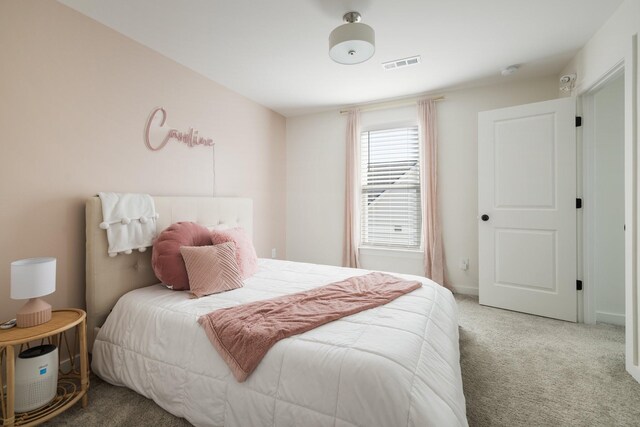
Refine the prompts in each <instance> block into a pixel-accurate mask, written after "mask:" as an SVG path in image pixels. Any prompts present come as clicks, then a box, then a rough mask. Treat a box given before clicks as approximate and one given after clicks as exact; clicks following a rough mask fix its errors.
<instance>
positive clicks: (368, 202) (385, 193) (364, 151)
mask: <svg viewBox="0 0 640 427" xmlns="http://www.w3.org/2000/svg"><path fill="white" fill-rule="evenodd" d="M360 142H361V151H360V153H361V165H360V166H361V169H360V170H361V174H362V176H361V185H362V195H361V219H360V224H361V232H360V244H361V245H362V246H382V247H390V248H398V249H419V248H420V235H421V233H420V226H421V223H422V212H421V208H420V144H419V136H418V126H412V127H404V128H396V129H385V130H376V131H369V132H362V135H361V139H360Z"/></svg>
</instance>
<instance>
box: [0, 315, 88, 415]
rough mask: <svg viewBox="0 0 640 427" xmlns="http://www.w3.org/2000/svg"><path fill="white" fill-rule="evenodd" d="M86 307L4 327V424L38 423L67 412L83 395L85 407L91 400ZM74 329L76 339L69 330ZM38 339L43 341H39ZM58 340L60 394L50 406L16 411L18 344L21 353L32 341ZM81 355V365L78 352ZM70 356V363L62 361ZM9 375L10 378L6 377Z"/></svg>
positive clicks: (0, 353)
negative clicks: (31, 324)
mask: <svg viewBox="0 0 640 427" xmlns="http://www.w3.org/2000/svg"><path fill="white" fill-rule="evenodd" d="M86 317H87V315H86V313H85V312H84V311H83V310H79V309H75V308H70V309H64V310H55V311H54V312H53V313H52V316H51V320H50V321H48V322H47V323H43V324H42V325H38V326H34V327H31V328H17V327H15V328H12V329H7V330H0V367H1V366H2V365H3V363H4V364H5V365H6V369H5V371H6V373H5V375H6V376H4V375H3V372H2V370H1V368H0V386H6V390H7V391H6V393H2V392H1V389H0V407H1V410H2V414H1V415H2V418H1V420H2V425H3V426H35V425H38V424H41V423H43V422H45V421H47V420H50V419H51V418H53V417H55V416H56V415H58V414H60V413H61V412H64V411H65V410H67V409H69V408H70V407H71V406H73V405H74V404H75V403H76V402H78V400H80V399H82V407H83V408H85V407H86V406H87V403H88V396H87V392H88V390H89V358H88V354H87V323H86ZM71 330H74V331H75V333H74V336H73V338H74V339H73V341H71V339H70V338H69V337H67V332H70V331H71ZM36 341H39V342H38V343H36ZM41 344H54V345H55V346H57V347H58V360H59V366H58V390H57V393H56V397H55V398H54V399H53V400H52V401H51V402H50V403H49V404H48V405H46V406H44V407H42V408H39V409H35V410H33V411H29V412H21V413H15V412H14V397H15V394H14V393H15V354H16V353H15V351H16V349H15V347H17V346H19V350H18V353H20V352H21V351H22V350H23V349H24V348H29V346H30V345H41ZM77 354H79V355H80V366H78V364H77V362H76V359H75V355H77ZM67 358H68V361H69V362H68V367H67V368H66V369H63V366H62V363H60V362H62V361H64V360H66V359H67ZM4 378H6V380H5V379H4Z"/></svg>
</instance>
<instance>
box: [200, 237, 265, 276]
mask: <svg viewBox="0 0 640 427" xmlns="http://www.w3.org/2000/svg"><path fill="white" fill-rule="evenodd" d="M211 241H212V242H213V244H214V245H219V244H221V243H227V242H233V243H235V245H236V260H237V261H238V268H239V269H240V275H241V276H242V278H243V279H246V278H247V277H251V276H253V275H254V274H255V273H256V272H257V271H258V256H257V255H256V249H255V248H254V247H253V243H252V242H251V239H250V238H249V236H247V233H245V232H244V230H243V229H242V228H241V227H236V228H230V229H228V230H213V231H211Z"/></svg>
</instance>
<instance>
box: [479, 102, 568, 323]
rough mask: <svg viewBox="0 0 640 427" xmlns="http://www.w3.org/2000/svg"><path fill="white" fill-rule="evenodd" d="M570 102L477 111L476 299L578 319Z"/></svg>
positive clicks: (557, 316) (525, 311)
mask: <svg viewBox="0 0 640 427" xmlns="http://www.w3.org/2000/svg"><path fill="white" fill-rule="evenodd" d="M575 105H576V102H575V99H574V98H563V99H557V100H553V101H545V102H539V103H535V104H528V105H520V106H517V107H510V108H503V109H500V110H493V111H486V112H482V113H480V114H479V115H478V133H479V134H478V186H479V188H478V207H479V215H478V224H479V225H478V228H479V236H478V237H479V245H480V248H479V249H480V250H479V270H480V277H479V280H480V283H479V287H480V304H484V305H490V306H494V307H500V308H505V309H509V310H515V311H521V312H524V313H531V314H536V315H540V316H546V317H553V318H556V319H562V320H568V321H571V322H575V321H577V295H576V293H577V291H576V278H577V276H576V258H577V255H576V251H577V249H576V247H577V245H576V130H575Z"/></svg>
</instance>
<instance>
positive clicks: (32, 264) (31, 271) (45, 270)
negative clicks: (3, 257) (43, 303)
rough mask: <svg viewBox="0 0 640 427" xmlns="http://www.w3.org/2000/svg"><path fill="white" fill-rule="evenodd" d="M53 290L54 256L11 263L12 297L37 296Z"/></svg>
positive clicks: (54, 274) (54, 277)
mask: <svg viewBox="0 0 640 427" xmlns="http://www.w3.org/2000/svg"><path fill="white" fill-rule="evenodd" d="M55 290H56V259H55V258H28V259H21V260H18V261H14V262H12V263H11V298H12V299H29V298H37V297H41V296H44V295H49V294H51V293H53V292H55Z"/></svg>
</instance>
